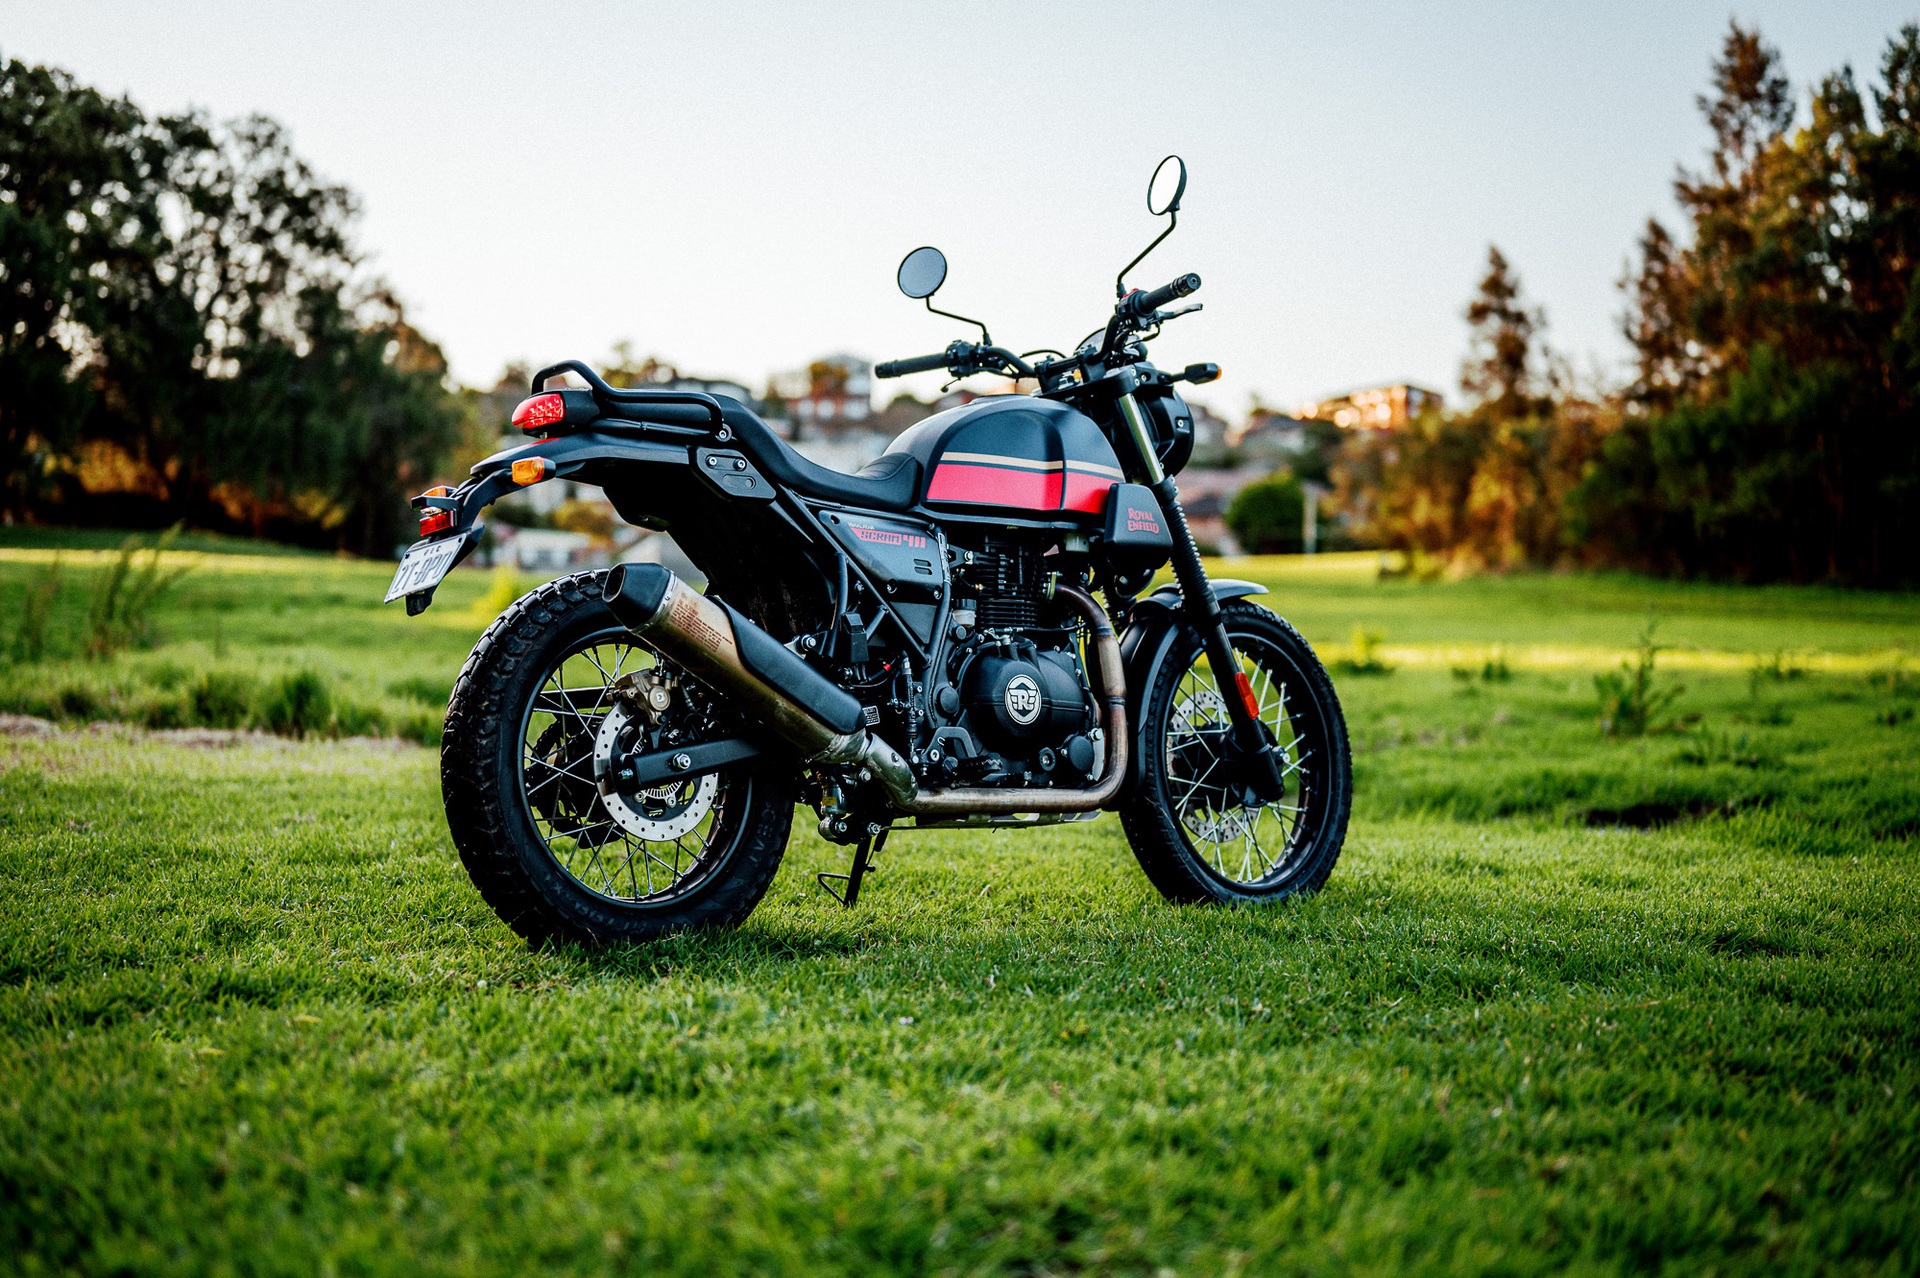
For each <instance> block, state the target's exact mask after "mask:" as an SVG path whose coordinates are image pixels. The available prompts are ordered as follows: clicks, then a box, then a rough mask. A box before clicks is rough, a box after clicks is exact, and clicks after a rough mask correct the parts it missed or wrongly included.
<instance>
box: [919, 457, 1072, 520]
mask: <svg viewBox="0 0 1920 1278" xmlns="http://www.w3.org/2000/svg"><path fill="white" fill-rule="evenodd" d="M927 500H928V501H951V502H963V503H966V504H967V505H973V506H1009V507H1012V508H1014V509H1017V510H1058V509H1060V472H1059V471H1057V470H1053V471H1044V470H1015V469H1013V468H1012V467H1011V466H962V465H959V464H957V463H954V462H942V463H940V465H938V466H935V467H934V468H933V479H932V480H931V481H930V482H929V483H928V484H927Z"/></svg>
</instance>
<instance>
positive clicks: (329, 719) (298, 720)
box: [257, 669, 333, 737]
mask: <svg viewBox="0 0 1920 1278" xmlns="http://www.w3.org/2000/svg"><path fill="white" fill-rule="evenodd" d="M257 722H258V723H259V724H260V726H261V727H263V728H265V729H266V730H267V731H268V732H273V733H277V734H279V735H280V736H283V737H306V736H310V735H311V736H318V735H321V734H323V733H325V732H327V731H328V730H329V729H331V728H332V727H333V689H332V688H331V687H330V686H329V685H328V683H327V678H326V676H325V675H323V674H321V673H320V672H319V671H317V670H313V669H301V670H295V671H292V672H290V673H288V674H284V675H281V676H280V677H279V678H278V679H276V680H274V681H273V682H272V683H271V684H269V685H268V686H267V690H266V692H265V693H264V694H263V695H262V696H261V698H260V706H259V712H258V716H257Z"/></svg>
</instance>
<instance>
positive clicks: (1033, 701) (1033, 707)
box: [1005, 675, 1040, 728]
mask: <svg viewBox="0 0 1920 1278" xmlns="http://www.w3.org/2000/svg"><path fill="white" fill-rule="evenodd" d="M1005 700H1006V703H1007V718H1009V719H1011V720H1013V721H1014V722H1015V723H1017V724H1019V725H1020V726H1021V727H1023V728H1024V727H1026V726H1027V725H1028V724H1030V723H1032V722H1033V721H1034V720H1035V719H1038V718H1039V717H1040V685H1039V684H1037V683H1035V682H1034V681H1033V680H1032V679H1030V678H1028V677H1027V676H1026V675H1015V676H1014V677H1013V678H1011V679H1009V680H1007V691H1006V694H1005Z"/></svg>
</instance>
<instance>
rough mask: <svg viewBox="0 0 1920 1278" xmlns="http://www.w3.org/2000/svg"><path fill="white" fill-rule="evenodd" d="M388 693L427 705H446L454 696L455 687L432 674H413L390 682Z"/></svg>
mask: <svg viewBox="0 0 1920 1278" xmlns="http://www.w3.org/2000/svg"><path fill="white" fill-rule="evenodd" d="M387 695H389V696H393V697H403V698H405V699H407V700H409V701H418V702H421V703H423V704H425V705H430V706H442V707H444V706H445V705H446V704H447V700H448V699H449V698H450V697H452V696H453V688H452V687H451V686H449V685H448V683H447V681H446V680H444V679H436V678H433V677H432V676H430V675H412V676H409V677H408V678H405V679H395V680H394V681H393V682H392V683H390V684H388V685H387Z"/></svg>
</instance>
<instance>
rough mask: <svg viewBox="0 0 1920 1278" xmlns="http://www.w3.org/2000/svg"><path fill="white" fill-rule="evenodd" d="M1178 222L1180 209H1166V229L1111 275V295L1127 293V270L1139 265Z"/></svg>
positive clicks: (1124, 294)
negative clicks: (1117, 272)
mask: <svg viewBox="0 0 1920 1278" xmlns="http://www.w3.org/2000/svg"><path fill="white" fill-rule="evenodd" d="M1179 224H1180V210H1179V209H1177V208H1175V209H1168V210H1167V229H1166V230H1164V231H1162V232H1160V234H1158V235H1156V236H1154V237H1153V243H1151V244H1149V245H1147V246H1146V247H1145V248H1143V249H1141V250H1140V256H1139V257H1136V258H1134V259H1133V260H1132V261H1131V262H1128V263H1127V264H1126V265H1125V266H1123V267H1121V268H1120V273H1119V274H1118V275H1116V276H1114V277H1113V295H1114V296H1115V297H1125V296H1126V295H1127V272H1128V271H1131V270H1132V269H1133V268H1134V267H1136V266H1138V265H1140V263H1142V262H1144V261H1146V259H1147V254H1149V253H1151V252H1153V251H1154V250H1155V249H1157V248H1159V247H1160V241H1161V240H1164V239H1166V238H1167V237H1168V236H1169V235H1172V234H1173V228H1174V227H1176V226H1178V225H1179Z"/></svg>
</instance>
